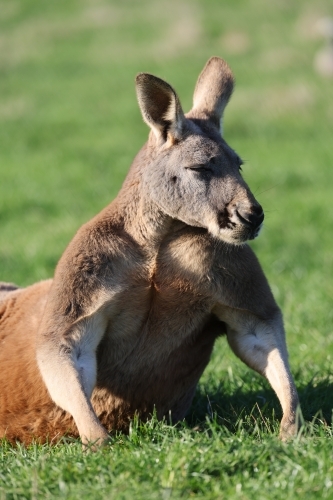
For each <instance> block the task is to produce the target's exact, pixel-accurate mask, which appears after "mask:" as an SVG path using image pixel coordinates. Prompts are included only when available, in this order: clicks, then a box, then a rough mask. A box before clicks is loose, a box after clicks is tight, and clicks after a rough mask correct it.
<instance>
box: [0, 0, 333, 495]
mask: <svg viewBox="0 0 333 500" xmlns="http://www.w3.org/2000/svg"><path fill="white" fill-rule="evenodd" d="M325 15H332V6H331V5H330V2H329V0H317V1H316V2H313V1H311V0H295V1H293V2H289V1H287V0H279V1H278V0H276V1H270V2H267V1H263V0H249V1H245V0H236V1H225V2H221V1H220V0H195V1H191V2H190V1H189V0H188V1H185V0H181V1H176V0H169V1H166V0H161V1H158V2H153V1H152V0H142V1H140V2H135V1H134V0H124V1H122V2H116V1H115V0H113V1H106V0H104V1H103V0H82V1H78V0H66V1H65V0H57V2H54V1H47V2H43V1H39V0H37V1H36V0H0V28H1V29H0V279H1V280H7V281H14V282H16V283H18V284H20V285H28V284H30V283H33V282H35V281H37V280H41V279H44V278H47V277H50V276H52V274H53V271H54V267H55V265H56V263H57V261H58V259H59V257H60V255H61V253H62V252H63V250H64V248H65V247H66V245H67V243H68V242H69V241H70V239H71V238H72V236H73V235H74V233H75V231H76V230H77V229H78V228H79V227H80V225H81V224H82V223H83V222H85V221H87V220H89V219H90V218H91V217H92V216H93V215H95V214H96V213H97V212H98V211H99V210H100V209H102V208H103V207H104V206H105V205H106V204H107V203H109V201H110V200H111V199H112V198H113V197H114V196H115V194H116V193H117V191H118V189H119V187H120V185H121V182H122V181H123V179H124V177H125V175H126V171H127V169H128V167H129V165H130V163H131V160H132V158H133V157H134V155H135V154H136V152H137V151H138V149H139V148H140V146H141V145H142V144H143V143H144V141H145V140H146V137H147V132H148V130H147V128H146V127H145V125H144V124H143V123H142V119H141V116H140V112H139V110H138V107H137V104H136V99H135V92H134V77H135V74H136V73H137V72H139V71H148V72H151V73H154V74H157V75H159V76H161V77H162V78H165V79H166V80H167V81H169V82H170V83H171V84H172V85H173V86H174V87H175V88H176V89H177V91H178V93H179V95H180V97H181V101H182V103H183V105H184V109H185V110H188V109H189V108H190V106H191V99H192V92H193V88H194V84H195V81H196V78H197V76H198V74H199V72H200V71H201V69H202V67H203V65H204V63H205V62H206V60H207V59H208V58H209V57H210V56H211V55H220V56H222V57H224V58H226V59H227V60H228V62H229V64H230V65H231V67H232V69H233V71H234V73H235V76H236V81H237V85H236V90H235V93H234V96H233V97H232V100H231V102H230V104H229V106H228V108H227V111H226V116H225V123H224V129H225V137H226V139H227V140H228V142H229V143H230V145H231V146H233V147H234V148H235V149H236V150H237V152H238V153H239V154H240V156H241V157H242V158H244V159H245V160H246V162H245V165H244V167H243V171H244V176H245V178H246V179H247V181H248V182H249V185H250V186H251V188H252V190H253V192H254V193H255V194H256V196H257V198H258V199H259V201H260V202H261V203H262V205H263V206H264V209H265V212H266V223H265V228H264V231H263V232H262V234H261V236H260V238H259V239H258V240H256V241H255V242H254V244H253V247H254V249H255V251H256V253H257V255H258V256H259V259H260V261H261V263H262V265H263V268H264V270H265V272H266V274H267V276H268V278H269V281H270V283H271V286H272V289H273V292H274V294H275V297H276V299H277V301H278V303H279V304H280V306H281V307H282V310H283V313H284V317H285V324H286V329H287V334H288V347H289V352H290V362H291V366H292V371H293V373H294V375H295V380H296V385H297V387H298V389H299V393H300V399H301V404H302V409H303V415H304V420H305V426H304V429H303V433H302V435H301V436H300V437H299V438H298V439H297V440H296V441H294V442H292V443H289V444H283V443H280V442H279V441H278V440H277V438H276V435H277V433H278V424H279V419H280V417H281V410H280V407H279V404H278V401H277V399H276V397H275V395H274V393H273V392H272V390H271V389H270V387H269V386H268V384H267V383H266V382H265V381H263V380H262V379H261V378H260V377H259V376H257V375H256V374H254V373H252V372H251V371H250V370H248V369H247V368H246V367H245V366H243V365H242V363H241V362H240V361H239V360H238V359H236V358H235V357H234V355H233V354H232V353H230V350H229V348H228V346H227V344H226V342H225V340H224V339H221V340H220V341H219V342H218V343H217V345H216V348H215V351H214V354H213V358H212V361H211V363H210V365H209V366H208V368H207V370H206V371H205V373H204V375H203V377H202V380H201V381H200V384H199V387H198V391H197V394H196V396H195V400H194V403H193V406H192V410H191V414H190V415H189V417H188V418H187V420H186V421H185V422H184V423H183V424H182V425H181V426H179V427H176V428H174V427H171V426H168V425H166V424H165V423H157V422H155V419H152V420H151V422H149V423H148V424H146V425H142V424H140V423H138V422H134V423H133V428H132V432H131V434H130V435H129V436H123V435H117V436H114V438H113V440H112V443H111V444H110V446H109V447H108V448H106V449H104V450H102V451H100V452H98V453H95V454H92V453H86V454H83V453H82V452H81V448H80V445H79V444H78V443H76V442H64V443H60V444H59V445H57V446H55V447H49V446H43V447H41V446H32V447H30V448H27V449H26V448H24V447H20V446H18V447H11V446H10V445H9V444H8V443H6V442H4V443H3V444H2V445H1V446H0V456H1V466H0V499H8V500H9V499H21V498H27V499H45V498H66V499H78V498H89V499H106V498H117V499H133V498H135V499H141V498H142V499H154V498H156V499H168V498H172V499H177V498H192V497H193V498H205V499H215V498H216V499H224V498H228V499H233V498H239V499H252V498H255V499H256V500H260V499H263V500H264V499H265V500H266V499H268V498H269V499H283V500H286V499H295V498H306V499H312V498H313V499H318V498H330V499H331V498H333V465H332V458H333V451H332V449H333V448H332V408H333V387H332V386H333V371H332V369H333V326H332V324H333V322H332V320H333V307H332V297H333V281H332V274H333V272H332V271H333V252H332V227H333V204H332V185H333V168H332V166H333V148H332V126H333V100H332V80H325V79H324V78H322V77H320V76H319V75H317V74H316V73H315V71H314V70H313V59H314V56H315V53H316V51H317V50H319V49H320V48H321V47H322V45H323V41H322V40H321V39H320V38H319V37H317V36H316V33H315V24H316V20H317V19H318V18H320V17H321V16H325ZM0 368H1V367H0Z"/></svg>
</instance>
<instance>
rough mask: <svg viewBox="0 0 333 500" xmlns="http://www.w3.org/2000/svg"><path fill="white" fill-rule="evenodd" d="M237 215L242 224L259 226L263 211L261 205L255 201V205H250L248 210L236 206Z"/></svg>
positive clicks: (262, 218)
mask: <svg viewBox="0 0 333 500" xmlns="http://www.w3.org/2000/svg"><path fill="white" fill-rule="evenodd" d="M236 214H237V217H238V218H239V219H240V220H241V222H243V224H245V225H247V226H252V227H254V228H257V227H259V226H260V225H261V224H262V222H263V220H264V217H265V215H264V211H263V209H262V206H261V205H259V203H257V204H256V205H252V206H251V207H250V210H248V208H247V209H246V210H244V209H242V208H241V207H238V208H237V210H236Z"/></svg>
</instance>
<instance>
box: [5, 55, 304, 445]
mask: <svg viewBox="0 0 333 500" xmlns="http://www.w3.org/2000/svg"><path fill="white" fill-rule="evenodd" d="M232 90H233V76H232V73H231V70H230V69H229V67H228V65H227V63H226V62H225V61H224V60H222V59H220V58H218V57H213V58H211V59H210V60H209V61H208V62H207V64H206V66H205V67H204V69H203V71H202V72H201V74H200V76H199V78H198V81H197V84H196V87H195V91H194V98H193V107H192V109H191V111H190V112H189V113H187V114H186V115H185V114H184V112H183V110H182V107H181V104H180V101H179V98H178V96H177V94H176V92H175V91H174V89H173V88H172V87H171V86H170V85H169V84H168V83H166V82H165V81H163V80H161V79H160V78H157V77H155V76H153V75H150V74H147V73H140V74H139V75H138V76H137V77H136V91H137V97H138V103H139V107H140V110H141V113H142V116H143V120H144V121H145V122H146V123H147V124H148V126H149V127H150V129H151V130H150V134H149V138H148V141H147V143H146V144H145V145H144V146H143V148H142V149H141V150H140V151H139V153H138V154H137V156H136V158H135V159H134V161H133V164H132V166H131V168H130V170H129V173H128V175H127V177H126V179H125V181H124V183H123V186H122V188H121V189H120V191H119V194H118V196H117V197H116V198H115V200H114V201H113V202H112V203H111V204H110V205H108V206H107V207H106V208H105V209H104V210H103V211H102V212H101V213H99V214H98V215H97V216H95V218H93V219H92V220H91V221H90V222H88V223H87V224H85V225H83V226H82V227H81V228H80V229H79V231H78V232H77V234H76V235H75V236H74V238H73V240H72V241H71V242H70V244H69V246H68V247H67V249H66V250H65V252H64V254H63V255H62V257H61V259H60V261H59V263H58V265H57V267H56V270H55V274H54V278H53V280H47V281H42V282H39V283H36V284H34V285H32V286H29V287H27V288H18V287H16V286H15V285H12V284H5V283H3V284H2V285H1V287H0V340H1V343H0V345H1V347H0V366H1V371H0V436H5V437H6V438H7V439H8V440H10V441H12V442H15V441H21V442H23V443H26V444H28V443H30V442H31V441H32V440H38V441H40V442H44V441H48V442H55V441H56V440H58V439H60V438H61V437H62V436H64V435H69V436H74V437H80V439H81V440H82V442H83V444H84V446H85V445H89V444H91V443H93V444H95V445H96V446H98V445H100V444H103V443H104V442H105V441H106V440H107V439H108V437H109V432H110V431H112V430H123V431H126V429H128V427H129V423H130V420H131V419H132V418H133V416H134V415H136V414H137V415H139V416H140V418H142V419H147V418H149V416H150V415H151V414H152V413H153V411H156V414H157V417H158V418H160V419H162V418H164V417H165V416H168V417H169V415H171V418H172V421H173V422H176V421H178V420H180V419H183V418H184V417H185V415H186V413H187V412H188V410H189V408H190V405H191V401H192V398H193V396H194V392H195V389H196V386H197V384H198V381H199V379H200V376H201V375H202V373H203V371H204V369H205V367H206V366H207V364H208V362H209V359H210V356H211V352H212V349H213V346H214V343H215V341H216V339H217V338H218V337H219V336H221V335H224V334H225V335H226V337H227V340H228V343H229V345H230V347H231V349H232V350H233V351H234V352H235V354H236V355H237V356H238V357H239V358H240V359H241V360H242V361H243V362H244V363H246V364H247V365H248V366H249V367H251V368H252V369H253V370H256V371H257V372H259V373H260V374H262V375H263V376H264V377H266V378H267V379H268V381H269V383H270V384H271V386H272V388H273V389H274V391H275V392H276V394H277V397H278V398H279V401H280V403H281V406H282V410H283V417H282V421H281V426H280V437H281V438H282V439H287V438H289V437H290V436H293V435H294V434H295V433H296V432H297V416H296V415H297V407H298V396H297V391H296V388H295V384H294V382H293V378H292V375H291V372H290V368H289V364H288V354H287V348H286V343H285V333H284V327H283V320H282V315H281V312H280V309H279V308H278V306H277V304H276V302H275V300H274V298H273V295H272V293H271V290H270V288H269V285H268V283H267V280H266V278H265V276H264V274H263V271H262V270H261V267H260V265H259V263H258V260H257V258H256V257H255V255H254V253H253V251H252V250H251V248H250V247H249V246H248V245H247V244H246V241H248V240H252V239H254V238H256V237H257V236H258V234H259V231H260V229H261V227H262V224H263V220H264V213H263V210H262V207H261V206H260V205H259V203H258V202H257V201H256V199H255V198H254V196H253V194H252V193H251V191H250V190H249V188H248V186H247V184H246V183H245V181H244V180H243V178H242V175H241V171H240V170H241V164H242V160H241V159H240V157H239V156H238V155H237V154H236V153H235V151H234V150H233V149H232V148H231V147H230V146H229V145H228V144H227V143H226V142H225V140H224V139H223V138H222V135H221V119H222V116H223V112H224V109H225V106H226V104H227V103H228V101H229V98H230V96H231V93H232Z"/></svg>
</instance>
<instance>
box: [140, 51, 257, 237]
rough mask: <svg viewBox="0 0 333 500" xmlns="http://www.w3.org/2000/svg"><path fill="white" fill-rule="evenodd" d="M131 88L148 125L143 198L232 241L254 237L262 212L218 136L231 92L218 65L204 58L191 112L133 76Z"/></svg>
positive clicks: (146, 79) (165, 88)
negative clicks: (145, 197)
mask: <svg viewBox="0 0 333 500" xmlns="http://www.w3.org/2000/svg"><path fill="white" fill-rule="evenodd" d="M136 89H137V96H138V102H139V106H140V109H141V113H142V116H143V119H144V120H145V122H146V123H147V124H148V125H149V127H150V128H151V133H150V136H149V140H148V143H147V149H146V151H147V154H146V165H145V167H144V172H143V186H144V190H145V193H147V194H148V196H149V197H150V198H151V199H152V200H153V201H154V202H155V203H156V204H157V205H158V207H159V208H160V210H162V211H163V212H164V213H166V214H167V215H169V216H170V217H172V218H174V219H178V220H180V221H183V222H184V223H186V224H188V225H190V226H197V227H202V228H205V229H207V230H208V231H209V232H210V233H211V234H212V235H213V236H214V237H216V238H219V239H221V240H223V241H225V242H228V243H232V244H241V243H243V242H245V241H247V240H249V239H253V238H255V237H256V236H257V235H258V234H259V231H260V229H261V226H262V222H263V219H264V213H263V210H262V208H261V206H260V205H259V203H258V202H257V201H256V200H255V198H254V196H253V195H252V193H251V192H250V190H249V188H248V186H247V184H246V183H245V181H244V180H243V178H242V176H241V172H240V167H241V164H242V161H241V159H240V157H239V156H238V155H237V154H236V153H235V151H234V150H233V149H232V148H231V147H230V146H228V144H227V143H226V142H225V141H224V139H223V138H222V136H221V119H222V115H223V111H224V108H225V106H226V104H227V103H228V101H229V98H230V96H231V93H232V90H233V76H232V73H231V70H230V69H229V67H228V65H227V64H226V62H225V61H223V60H222V59H220V58H218V57H213V58H211V59H210V60H209V61H208V63H207V64H206V66H205V68H204V69H203V71H202V73H201V74H200V76H199V78H198V81H197V85H196V88H195V91H194V98H193V108H192V110H191V111H190V112H189V113H187V115H184V113H183V110H182V107H181V104H180V101H179V98H178V96H177V94H176V92H175V91H174V90H173V88H172V87H171V86H170V85H169V84H168V83H166V82H164V81H163V80H161V79H160V78H157V77H155V76H153V75H150V74H147V73H140V74H139V75H138V76H137V78H136Z"/></svg>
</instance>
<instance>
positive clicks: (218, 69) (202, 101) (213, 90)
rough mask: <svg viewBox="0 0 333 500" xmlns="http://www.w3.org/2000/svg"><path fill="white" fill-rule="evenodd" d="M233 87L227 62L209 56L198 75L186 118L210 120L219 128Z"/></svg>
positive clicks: (232, 79)
mask: <svg viewBox="0 0 333 500" xmlns="http://www.w3.org/2000/svg"><path fill="white" fill-rule="evenodd" d="M233 87H234V78H233V75H232V72H231V69H230V68H229V66H228V65H227V63H226V62H225V61H224V60H223V59H221V58H220V57H211V58H210V59H209V61H208V62H207V64H206V66H205V67H204V69H203V70H202V72H201V73H200V75H199V78H198V81H197V84H196V87H195V90H194V96H193V108H192V109H191V111H190V112H189V113H188V114H187V117H188V118H199V119H200V118H201V119H205V120H208V121H210V122H211V123H212V124H213V125H214V126H216V127H217V128H218V129H219V130H221V119H222V115H223V112H224V108H225V107H226V105H227V103H228V101H229V99H230V96H231V94H232V91H233Z"/></svg>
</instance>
